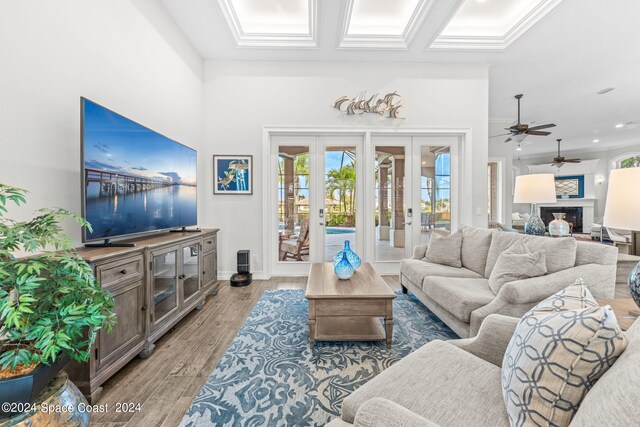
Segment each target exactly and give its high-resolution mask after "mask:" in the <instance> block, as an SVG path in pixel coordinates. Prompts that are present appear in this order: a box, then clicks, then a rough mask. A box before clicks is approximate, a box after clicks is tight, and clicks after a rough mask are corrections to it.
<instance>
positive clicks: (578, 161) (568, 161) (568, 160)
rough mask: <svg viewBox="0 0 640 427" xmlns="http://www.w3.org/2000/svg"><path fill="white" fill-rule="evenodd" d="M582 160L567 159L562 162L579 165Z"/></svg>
mask: <svg viewBox="0 0 640 427" xmlns="http://www.w3.org/2000/svg"><path fill="white" fill-rule="evenodd" d="M581 161H582V160H580V159H567V160H565V161H564V162H565V163H580V162H581Z"/></svg>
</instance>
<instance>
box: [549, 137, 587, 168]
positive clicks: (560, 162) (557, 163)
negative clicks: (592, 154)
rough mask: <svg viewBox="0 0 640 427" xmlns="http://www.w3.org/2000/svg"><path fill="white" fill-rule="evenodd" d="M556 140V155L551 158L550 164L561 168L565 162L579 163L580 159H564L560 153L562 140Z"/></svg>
mask: <svg viewBox="0 0 640 427" xmlns="http://www.w3.org/2000/svg"><path fill="white" fill-rule="evenodd" d="M556 141H558V157H555V158H554V159H553V163H551V166H557V167H559V168H561V167H562V166H563V165H564V164H565V163H580V162H581V161H582V160H580V159H565V158H564V156H561V155H560V141H562V140H561V139H556Z"/></svg>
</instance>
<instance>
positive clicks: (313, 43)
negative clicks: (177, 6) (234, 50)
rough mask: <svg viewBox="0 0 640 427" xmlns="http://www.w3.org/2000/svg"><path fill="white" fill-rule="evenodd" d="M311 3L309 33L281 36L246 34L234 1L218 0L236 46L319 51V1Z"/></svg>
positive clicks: (278, 34) (314, 0)
mask: <svg viewBox="0 0 640 427" xmlns="http://www.w3.org/2000/svg"><path fill="white" fill-rule="evenodd" d="M307 1H308V2H309V30H310V31H309V33H307V34H305V33H300V34H280V33H245V32H244V31H243V30H242V25H241V24H240V20H239V19H238V15H237V14H236V12H235V9H234V6H233V4H232V0H217V3H218V5H219V6H220V10H221V11H222V16H223V17H224V20H225V21H226V23H227V28H229V30H230V32H231V35H232V36H233V38H234V40H235V42H236V46H237V47H240V48H251V47H267V48H269V47H273V48H292V49H317V48H318V43H317V39H318V38H317V34H318V25H317V16H318V13H317V11H318V9H317V0H307Z"/></svg>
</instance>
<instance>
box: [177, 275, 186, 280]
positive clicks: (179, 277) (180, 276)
mask: <svg viewBox="0 0 640 427" xmlns="http://www.w3.org/2000/svg"><path fill="white" fill-rule="evenodd" d="M185 277H187V276H185V275H184V274H181V275H179V276H178V279H180V280H182V279H184V278H185Z"/></svg>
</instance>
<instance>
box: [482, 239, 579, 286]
mask: <svg viewBox="0 0 640 427" xmlns="http://www.w3.org/2000/svg"><path fill="white" fill-rule="evenodd" d="M518 240H522V241H523V242H524V243H525V245H527V247H528V248H529V250H530V251H532V252H537V251H541V250H543V251H545V252H546V255H547V257H546V263H547V273H555V272H558V271H561V270H566V269H567V268H571V267H573V266H574V265H575V263H576V247H577V244H576V240H575V239H574V238H573V237H560V238H551V237H543V236H528V235H525V234H516V233H495V234H494V235H493V238H492V239H491V246H490V247H489V254H488V256H487V267H486V269H485V273H484V277H486V278H487V279H488V278H489V276H491V271H492V270H493V267H494V266H495V265H496V262H497V261H498V257H499V256H500V254H501V253H502V252H504V251H506V250H507V249H509V247H510V246H511V245H513V244H514V243H515V242H516V241H518Z"/></svg>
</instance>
